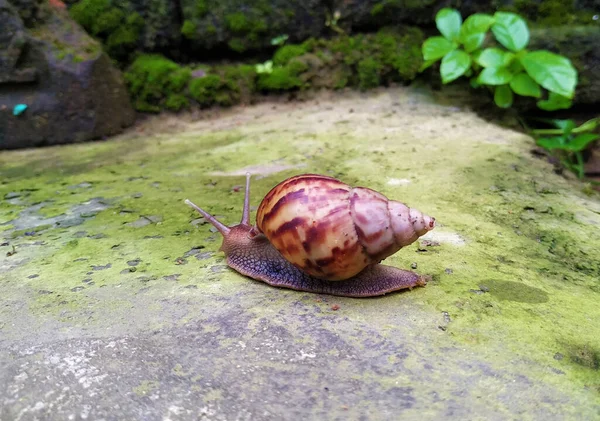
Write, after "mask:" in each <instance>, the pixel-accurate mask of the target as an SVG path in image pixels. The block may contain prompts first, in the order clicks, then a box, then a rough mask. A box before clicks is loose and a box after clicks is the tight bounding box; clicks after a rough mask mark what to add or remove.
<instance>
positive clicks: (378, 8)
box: [371, 2, 385, 16]
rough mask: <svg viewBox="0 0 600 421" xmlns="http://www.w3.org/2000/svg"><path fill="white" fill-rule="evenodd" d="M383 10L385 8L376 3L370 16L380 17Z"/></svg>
mask: <svg viewBox="0 0 600 421" xmlns="http://www.w3.org/2000/svg"><path fill="white" fill-rule="evenodd" d="M384 9H385V6H384V5H383V2H381V3H376V4H375V5H374V6H373V7H372V8H371V15H372V16H377V15H380V14H381V13H383V10H384Z"/></svg>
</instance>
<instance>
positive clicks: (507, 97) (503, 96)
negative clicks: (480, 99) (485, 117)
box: [494, 85, 513, 108]
mask: <svg viewBox="0 0 600 421" xmlns="http://www.w3.org/2000/svg"><path fill="white" fill-rule="evenodd" d="M494 102H495V103H496V105H497V106H498V107H500V108H508V107H510V106H511V105H512V103H513V93H512V91H511V90H510V88H509V87H508V85H501V86H498V87H496V90H495V91H494Z"/></svg>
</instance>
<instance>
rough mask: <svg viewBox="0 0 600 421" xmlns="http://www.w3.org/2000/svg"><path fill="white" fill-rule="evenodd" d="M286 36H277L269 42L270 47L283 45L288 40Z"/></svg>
mask: <svg viewBox="0 0 600 421" xmlns="http://www.w3.org/2000/svg"><path fill="white" fill-rule="evenodd" d="M288 38H289V36H288V35H287V34H282V35H279V36H277V37H275V38H273V39H272V40H271V45H283V44H285V42H286V41H287V40H288Z"/></svg>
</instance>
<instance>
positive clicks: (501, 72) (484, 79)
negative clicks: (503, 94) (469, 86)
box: [477, 67, 513, 85]
mask: <svg viewBox="0 0 600 421" xmlns="http://www.w3.org/2000/svg"><path fill="white" fill-rule="evenodd" d="M512 78H513V74H512V73H511V72H510V71H509V70H508V69H507V68H506V67H486V68H485V69H483V70H482V71H481V73H479V77H478V78H477V82H478V83H481V84H482V85H504V84H506V83H509V82H510V81H511V79H512Z"/></svg>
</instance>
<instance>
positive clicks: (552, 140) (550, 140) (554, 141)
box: [535, 136, 567, 151]
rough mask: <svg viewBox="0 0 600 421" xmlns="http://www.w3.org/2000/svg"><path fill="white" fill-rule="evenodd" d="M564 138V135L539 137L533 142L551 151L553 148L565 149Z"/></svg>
mask: <svg viewBox="0 0 600 421" xmlns="http://www.w3.org/2000/svg"><path fill="white" fill-rule="evenodd" d="M566 140H567V139H566V136H554V137H540V138H539V139H537V140H536V141H535V143H537V145H538V146H541V147H542V148H544V149H548V150H549V151H551V150H553V149H565V147H564V146H565V145H566Z"/></svg>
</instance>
